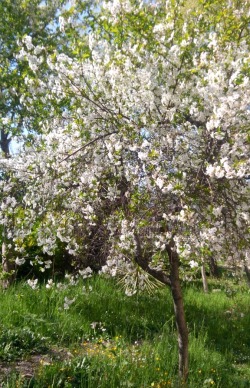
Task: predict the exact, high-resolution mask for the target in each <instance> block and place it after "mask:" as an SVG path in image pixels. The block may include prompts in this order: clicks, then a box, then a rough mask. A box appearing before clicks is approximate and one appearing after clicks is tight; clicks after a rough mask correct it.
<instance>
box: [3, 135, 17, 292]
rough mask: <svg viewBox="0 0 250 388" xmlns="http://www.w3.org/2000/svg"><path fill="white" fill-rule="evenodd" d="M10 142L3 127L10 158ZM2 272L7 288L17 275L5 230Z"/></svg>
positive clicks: (6, 149) (6, 150)
mask: <svg viewBox="0 0 250 388" xmlns="http://www.w3.org/2000/svg"><path fill="white" fill-rule="evenodd" d="M10 142H11V139H10V138H9V135H8V133H6V132H5V130H4V129H1V140H0V147H1V150H2V152H3V153H4V156H5V157H6V158H10ZM2 241H3V242H2V272H3V280H2V282H1V283H2V287H3V288H7V287H9V285H10V284H12V283H13V281H14V279H15V276H14V274H13V273H12V272H13V271H14V264H13V263H12V262H11V259H10V257H9V254H8V250H7V246H6V241H5V231H3V235H2Z"/></svg>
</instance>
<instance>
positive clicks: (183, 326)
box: [135, 233, 188, 385]
mask: <svg viewBox="0 0 250 388" xmlns="http://www.w3.org/2000/svg"><path fill="white" fill-rule="evenodd" d="M135 240H136V258H135V260H136V262H137V264H138V265H139V266H140V267H141V268H142V269H143V270H144V271H146V272H148V273H149V274H150V275H151V276H153V277H154V278H156V279H157V280H159V281H160V282H162V283H163V284H166V285H169V286H170V288H171V293H172V297H173V303H174V312H175V321H176V327H177V333H178V351H179V376H180V379H181V381H182V383H183V384H184V385H185V384H186V381H187V378H188V328H187V323H186V317H185V311H184V304H183V297H182V292H181V283H180V277H179V256H178V253H177V252H176V251H175V250H174V249H173V248H174V243H171V244H169V245H167V247H166V251H167V253H168V257H169V263H170V274H169V275H167V274H165V273H164V272H163V271H157V270H154V269H152V268H150V267H149V265H148V262H147V260H145V258H144V257H143V252H142V248H141V242H140V237H139V235H138V234H137V233H135Z"/></svg>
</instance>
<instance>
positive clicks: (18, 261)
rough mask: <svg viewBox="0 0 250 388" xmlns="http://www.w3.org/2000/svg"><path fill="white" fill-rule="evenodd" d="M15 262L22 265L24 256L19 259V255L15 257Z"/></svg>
mask: <svg viewBox="0 0 250 388" xmlns="http://www.w3.org/2000/svg"><path fill="white" fill-rule="evenodd" d="M15 263H16V265H22V264H24V263H25V259H24V258H22V259H19V257H17V258H16V260H15Z"/></svg>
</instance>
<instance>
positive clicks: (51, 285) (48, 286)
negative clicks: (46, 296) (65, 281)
mask: <svg viewBox="0 0 250 388" xmlns="http://www.w3.org/2000/svg"><path fill="white" fill-rule="evenodd" d="M53 286H54V283H53V280H52V279H49V280H48V283H47V284H46V288H48V289H50V288H51V287H53Z"/></svg>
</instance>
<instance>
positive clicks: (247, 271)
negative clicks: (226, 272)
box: [244, 264, 250, 287]
mask: <svg viewBox="0 0 250 388" xmlns="http://www.w3.org/2000/svg"><path fill="white" fill-rule="evenodd" d="M244 269H245V274H246V277H247V284H248V286H249V287H250V270H249V268H248V266H247V265H246V264H245V265H244Z"/></svg>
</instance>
